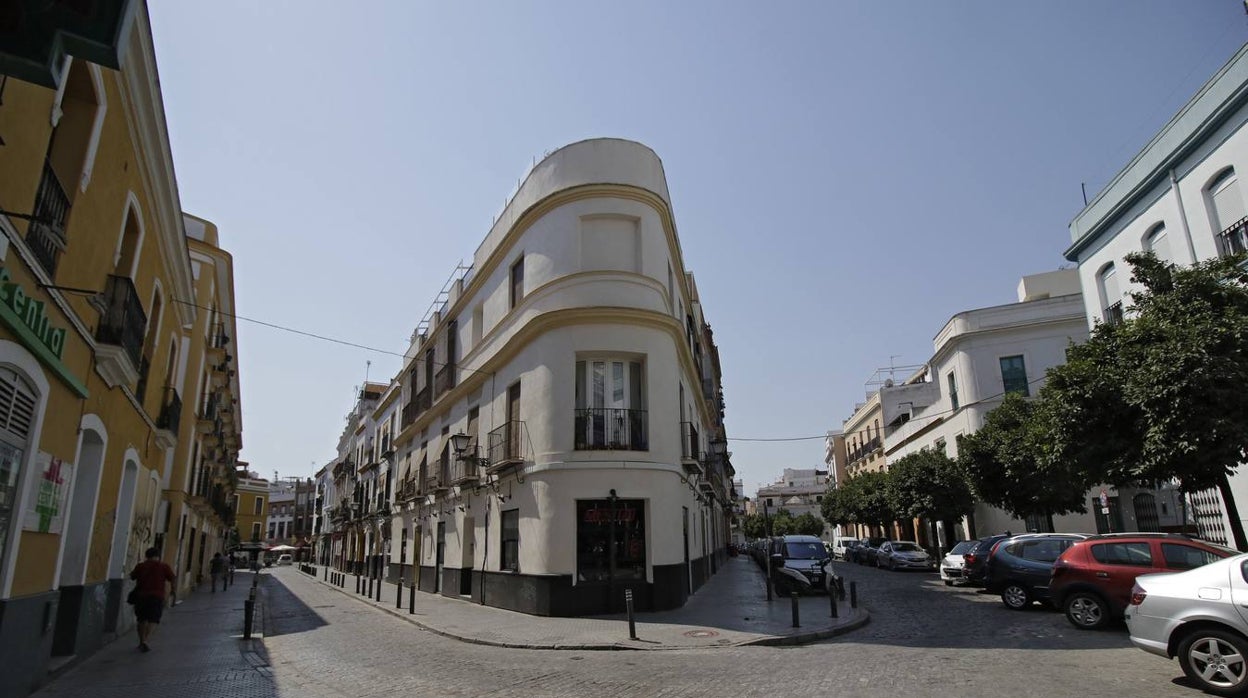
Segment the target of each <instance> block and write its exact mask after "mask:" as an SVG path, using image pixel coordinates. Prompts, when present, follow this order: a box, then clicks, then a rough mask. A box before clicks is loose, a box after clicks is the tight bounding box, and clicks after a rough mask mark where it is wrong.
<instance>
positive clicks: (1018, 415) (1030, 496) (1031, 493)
mask: <svg viewBox="0 0 1248 698" xmlns="http://www.w3.org/2000/svg"><path fill="white" fill-rule="evenodd" d="M1037 410H1038V408H1037V405H1036V402H1034V401H1031V400H1027V399H1026V398H1024V397H1022V396H1021V395H1019V394H1018V393H1010V394H1009V395H1006V396H1005V399H1004V400H1003V401H1002V403H1001V405H1000V406H998V407H997V408H996V409H994V410H993V411H991V412H989V413H988V416H987V417H986V418H985V419H984V426H983V427H982V428H980V429H979V431H976V432H975V433H973V434H969V435H963V436H960V437H958V463H959V464H960V465H961V467H962V469H963V470H964V471H965V473H966V476H967V478H968V479H969V480H970V483H971V486H972V488H973V489H974V491H975V493H976V494H978V495H979V498H980V499H981V500H983V501H984V502H986V503H988V504H991V505H992V506H995V507H999V508H1001V509H1004V510H1006V511H1008V512H1009V513H1010V514H1012V515H1013V516H1015V517H1017V518H1020V519H1022V518H1026V517H1028V516H1044V517H1046V518H1047V519H1048V521H1049V527H1050V529H1051V528H1052V524H1053V515H1054V514H1069V513H1073V512H1077V511H1078V512H1082V511H1086V508H1085V507H1086V504H1085V503H1084V494H1085V493H1086V492H1087V491H1088V488H1089V487H1091V486H1092V483H1091V482H1089V476H1088V474H1087V473H1086V472H1084V471H1082V470H1080V469H1079V468H1077V467H1072V465H1071V464H1069V463H1066V462H1064V461H1061V460H1055V459H1052V458H1046V457H1044V453H1045V451H1044V447H1043V441H1044V438H1045V429H1043V428H1042V427H1041V426H1040V424H1041V420H1040V419H1039V418H1038V417H1037Z"/></svg>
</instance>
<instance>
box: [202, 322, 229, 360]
mask: <svg viewBox="0 0 1248 698" xmlns="http://www.w3.org/2000/svg"><path fill="white" fill-rule="evenodd" d="M229 344H230V338H229V337H227V336H226V334H225V323H221V322H219V323H217V324H216V325H213V326H212V329H211V330H210V331H209V333H208V347H207V348H208V360H209V361H210V362H211V363H213V364H221V363H224V362H225V348H226V347H227V346H229Z"/></svg>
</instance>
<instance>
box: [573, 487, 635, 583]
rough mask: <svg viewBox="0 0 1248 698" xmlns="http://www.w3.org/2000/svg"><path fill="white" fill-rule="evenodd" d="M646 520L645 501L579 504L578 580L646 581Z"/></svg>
mask: <svg viewBox="0 0 1248 698" xmlns="http://www.w3.org/2000/svg"><path fill="white" fill-rule="evenodd" d="M645 520H646V517H645V502H644V501H643V500H640V499H616V500H614V501H612V500H609V499H591V500H581V501H578V502H577V503H576V573H577V580H578V581H581V582H607V581H610V580H612V579H614V580H616V581H619V580H625V581H634V580H635V581H645V579H646V529H645ZM612 551H614V555H612ZM613 563H614V564H613Z"/></svg>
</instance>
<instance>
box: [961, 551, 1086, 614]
mask: <svg viewBox="0 0 1248 698" xmlns="http://www.w3.org/2000/svg"><path fill="white" fill-rule="evenodd" d="M1087 537H1088V536H1087V535H1085V534H1083V533H1027V534H1023V535H1021V536H1014V537H1013V538H1006V539H1005V540H1003V541H1001V542H1000V543H997V545H996V548H995V549H994V550H992V551H990V552H989V555H988V564H987V571H986V572H985V574H984V586H985V587H986V588H987V589H988V591H990V592H992V593H994V594H1000V595H1001V602H1002V603H1004V604H1005V607H1006V608H1009V609H1012V610H1015V611H1021V610H1022V609H1024V608H1027V607H1028V606H1030V605H1031V602H1032V601H1048V600H1049V577H1051V576H1052V574H1053V563H1055V562H1057V558H1059V557H1061V555H1062V553H1064V552H1066V549H1067V548H1069V547H1070V546H1071V545H1073V544H1074V543H1076V542H1078V541H1081V540H1083V539H1085V538H1087Z"/></svg>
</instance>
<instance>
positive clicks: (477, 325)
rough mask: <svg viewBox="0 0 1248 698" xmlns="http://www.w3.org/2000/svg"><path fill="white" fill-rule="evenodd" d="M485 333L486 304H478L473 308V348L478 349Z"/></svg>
mask: <svg viewBox="0 0 1248 698" xmlns="http://www.w3.org/2000/svg"><path fill="white" fill-rule="evenodd" d="M484 333H485V306H484V305H478V306H477V307H475V308H473V309H472V348H473V349H476V348H477V345H478V344H480V343H481V336H482V335H483V334H484Z"/></svg>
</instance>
